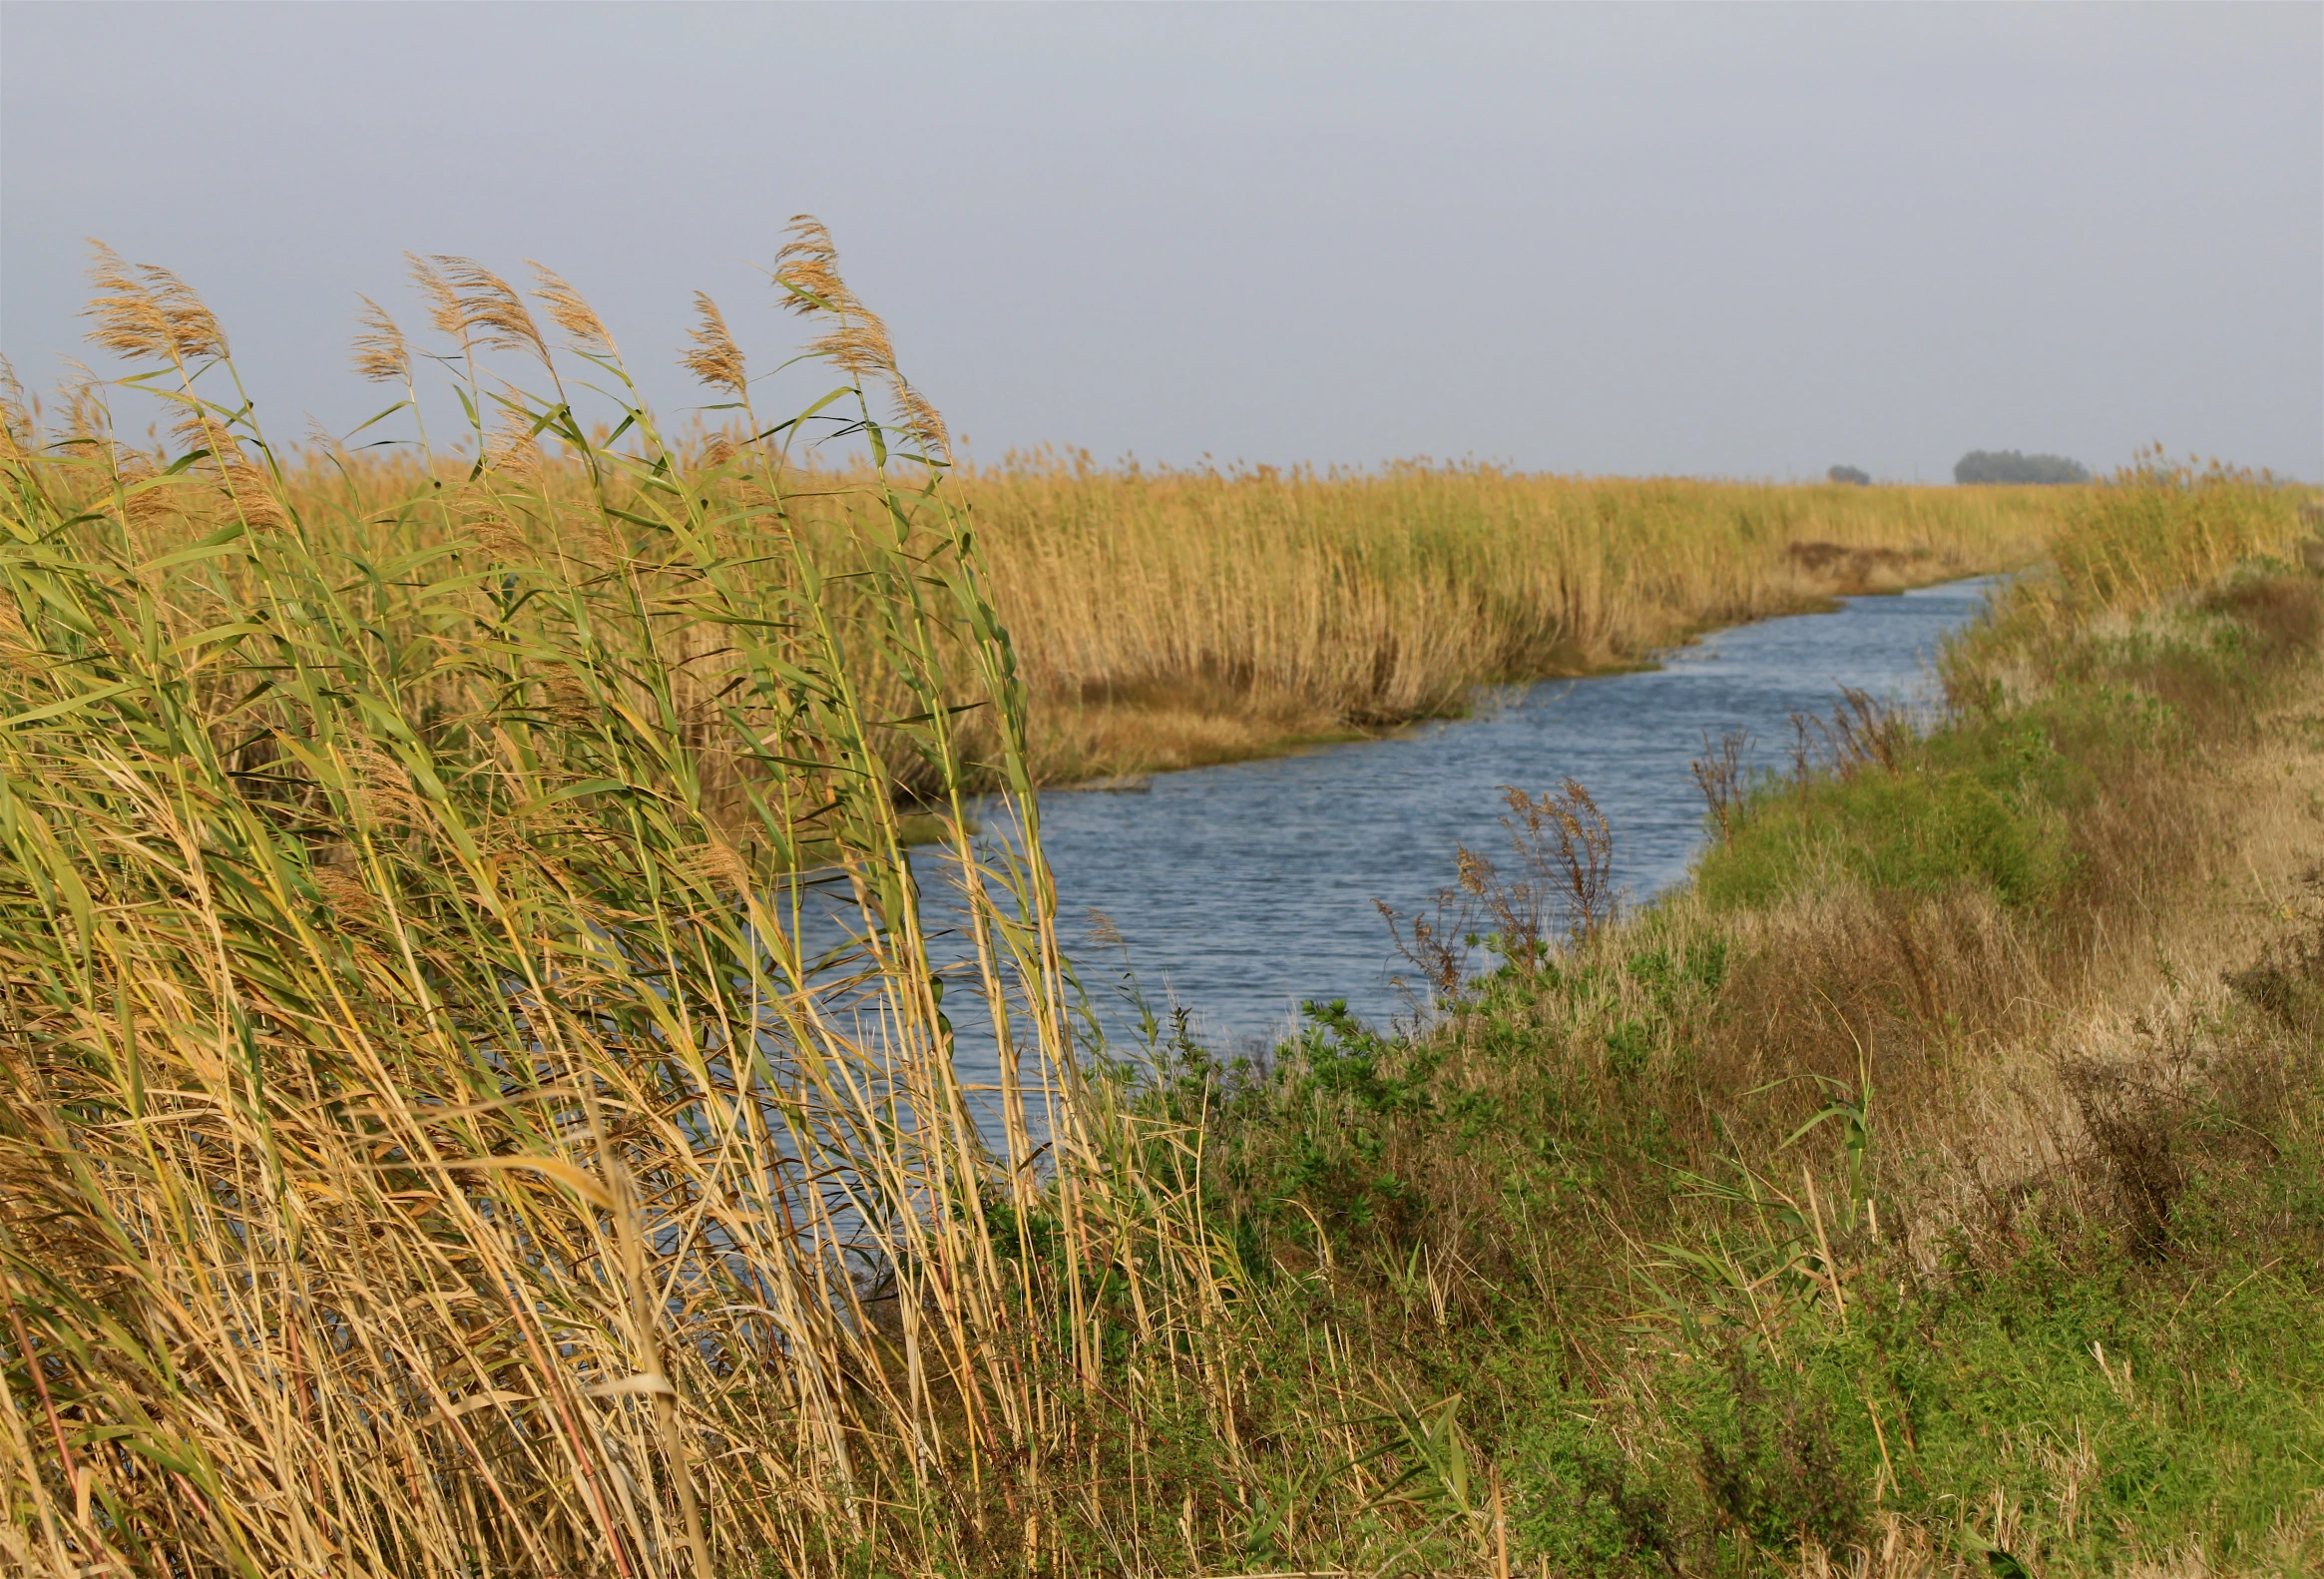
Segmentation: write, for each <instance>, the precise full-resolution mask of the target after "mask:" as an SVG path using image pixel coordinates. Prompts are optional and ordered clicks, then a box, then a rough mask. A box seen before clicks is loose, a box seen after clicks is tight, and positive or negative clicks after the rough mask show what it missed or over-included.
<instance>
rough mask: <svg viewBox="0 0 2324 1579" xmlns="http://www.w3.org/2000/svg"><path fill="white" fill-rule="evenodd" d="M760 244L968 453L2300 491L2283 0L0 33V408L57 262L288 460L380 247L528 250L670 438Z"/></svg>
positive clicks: (1125, 13) (2311, 379)
mask: <svg viewBox="0 0 2324 1579" xmlns="http://www.w3.org/2000/svg"><path fill="white" fill-rule="evenodd" d="M802 212H806V213H812V214H815V215H817V216H819V217H820V218H821V219H822V220H823V221H824V222H825V223H826V224H827V225H828V226H829V227H830V230H831V233H832V235H833V237H834V238H835V240H836V242H837V244H838V247H839V250H840V258H841V263H842V267H843V268H844V270H845V272H846V274H847V276H848V279H849V281H850V283H851V284H852V285H853V286H854V288H855V290H856V292H857V294H858V295H859V296H861V297H862V298H863V299H865V300H866V301H867V302H869V303H870V304H871V305H872V306H873V307H875V308H876V309H878V310H879V311H880V312H881V313H882V314H883V315H884V316H885V318H886V320H887V322H888V325H889V327H890V329H891V330H892V332H893V334H894V338H895V341H896V345H897V349H898V352H899V356H900V359H901V361H902V364H903V366H904V369H905V371H906V372H907V374H909V375H910V376H911V377H912V379H913V380H914V382H915V383H916V384H917V385H918V386H919V387H920V388H921V389H922V390H923V391H924V392H925V393H926V394H927V395H928V396H929V397H930V398H931V399H932V400H933V401H934V402H935V403H936V404H937V405H938V406H939V407H940V408H941V409H942V410H943V411H944V412H945V414H946V416H947V417H948V419H949V420H950V422H951V425H952V427H953V430H954V432H955V434H956V435H965V439H966V443H965V446H964V448H965V450H966V452H967V453H968V454H969V455H970V456H972V457H974V458H976V459H979V460H985V461H992V460H998V459H1000V458H1001V457H1002V455H1003V454H1004V453H1005V452H1007V451H1009V450H1011V449H1029V448H1033V447H1036V446H1041V445H1052V446H1058V447H1061V448H1084V449H1087V450H1089V451H1091V452H1092V453H1094V454H1095V455H1096V456H1097V457H1098V458H1099V459H1100V460H1111V459H1115V458H1118V457H1121V456H1124V455H1136V456H1137V457H1139V458H1140V459H1141V460H1143V461H1146V462H1149V463H1166V464H1195V463H1200V462H1202V461H1203V460H1204V459H1205V457H1207V458H1209V459H1211V460H1213V461H1215V462H1216V463H1219V464H1226V463H1230V462H1235V461H1247V462H1265V463H1275V464H1287V463H1294V462H1312V463H1315V464H1319V465H1328V464H1350V465H1371V464H1377V463H1379V462H1382V461H1385V460H1389V459H1394V458H1406V457H1414V456H1423V455H1426V456H1434V457H1438V458H1448V459H1458V458H1464V457H1468V458H1476V459H1480V460H1489V461H1495V462H1502V463H1508V464H1514V465H1517V466H1521V467H1525V468H1528V469H1541V470H1555V471H1563V472H1589V473H1627V474H1681V475H1703V476H1731V477H1764V478H1777V479H1780V478H1791V477H1808V476H1820V475H1821V474H1822V473H1823V471H1824V468H1825V467H1827V466H1829V465H1833V464H1835V463H1840V464H1849V465H1855V466H1861V467H1863V468H1865V469H1866V470H1868V471H1870V472H1872V473H1873V474H1874V475H1875V476H1877V477H1880V478H1883V479H1896V480H1913V479H1921V480H1927V481H1941V480H1945V479H1947V478H1949V477H1950V475H1951V469H1952V466H1953V463H1954V461H1955V460H1956V459H1957V458H1958V457H1959V456H1960V455H1961V454H1962V453H1963V452H1964V451H1966V450H1970V449H1977V448H1984V449H2001V448H2013V449H2023V450H2028V451H2048V452H2055V453H2063V454H2066V455H2070V456H2073V457H2074V458H2076V459H2079V460H2081V461H2083V462H2084V463H2086V464H2088V465H2090V466H2092V468H2094V469H2099V470H2104V469H2110V468H2112V467H2114V466H2118V465H2122V464H2125V463H2127V462H2128V461H2129V460H2130V458H2131V456H2132V454H2133V453H2134V452H2135V451H2136V450H2137V449H2138V448H2140V447H2141V446H2143V445H2146V444H2149V443H2160V444H2161V445H2163V446H2164V447H2165V448H2166V449H2167V450H2168V451H2169V452H2170V453H2171V454H2173V455H2202V456H2217V457H2220V458H2222V459H2225V460H2228V461H2230V462H2234V463H2239V464H2245V465H2252V466H2265V467H2269V468H2272V469H2274V470H2276V471H2277V472H2279V473H2283V474H2288V475H2291V476H2296V477H2302V478H2308V479H2318V478H2324V6H2320V5H2317V4H2312V3H2305V4H2281V5H2257V6H2238V5H2224V4H2207V3H2206V4H2197V5H2191V6H2174V5H2160V4H2157V5H2146V4H2141V5H2128V6H2107V5H2073V6H2068V5H2008V6H1998V7H1987V6H1978V5H1942V6H1936V5H1929V6H1913V5H1861V6H1838V5H1812V6H1811V5H1779V6H1750V5H1691V6H1659V5H1644V4H1634V5H1627V4H1626V5H1614V6H1587V5H1559V6H1525V7H1520V6H1484V7H1474V8H1472V7H1467V6H1458V5H1427V6H1372V5H1354V4H1345V5H1271V6H1257V5H1250V6H1227V7H1218V6H1208V5H1200V4H1152V5H1070V4H1056V5H1018V6H985V5H972V4H944V5H933V6H923V5H905V4H873V3H856V4H848V5H838V6H806V5H800V6H792V5H762V4H746V3H727V4H708V5H696V4H680V3H641V4H591V5H572V4H559V3H549V0H539V3H527V4H509V5H495V4H482V3H437V4H418V3H399V4H361V3H341V4H260V5H226V4H199V3H168V4H158V5H138V4H51V3H24V0H11V3H7V4H5V5H0V348H4V349H5V351H6V352H7V354H8V355H9V356H10V358H11V359H12V360H13V362H14V365H15V367H16V369H17V372H18V374H19V376H20V377H22V378H23V379H24V381H25V382H26V383H27V384H28V385H33V386H36V387H39V386H47V385H51V384H53V383H54V382H55V380H56V379H57V378H58V377H59V376H60V374H61V373H62V372H63V370H64V364H63V363H62V362H61V361H60V357H62V356H68V355H78V356H82V357H85V358H87V359H88V360H89V361H90V362H91V364H92V365H94V366H96V367H97V368H98V369H99V370H100V371H102V372H107V373H109V374H118V373H119V372H121V371H124V370H126V369H123V368H121V367H120V366H119V365H118V364H115V363H111V362H109V361H108V360H107V359H106V358H105V357H104V356H103V355H102V354H101V353H99V352H96V351H95V350H94V349H93V348H92V347H88V346H86V345H85V344H84V343H83V342H82V340H81V334H82V332H83V330H84V329H85V327H86V324H85V323H84V321H83V320H81V319H80V318H79V317H78V316H77V313H78V311H79V309H80V307H81V305H82V303H83V301H84V300H85V298H86V296H87V294H88V292H87V287H86V280H85V269H86V262H87V254H86V243H85V240H84V239H85V238H89V237H97V238H101V239H103V240H104V241H106V242H108V243H109V244H111V245H112V246H113V247H115V248H116V249H118V250H119V251H120V252H122V253H123V254H125V255H127V256H128V257H130V258H131V259H133V260H135V261H138V262H150V263H163V264H166V265H168V266H170V267H172V268H175V269H177V270H178V271H179V272H180V273H182V274H183V275H184V276H185V277H186V278H187V279H188V280H189V281H190V282H191V283H192V284H194V285H195V287H196V288H198V289H199V290H200V291H201V292H202V293H203V294H204V296H205V297H206V298H207V299H208V300H209V301H210V303H211V305H212V306H213V307H214V308H215V309H217V311H218V312H219V314H220V316H221V317H222V318H223V319H224V321H225V323H226V325H227V328H228V330H229V333H230V334H231V336H232V344H233V350H234V355H235V361H236V365H237V369H238V371H239V374H240V376H241V379H242V381H243V383H244V385H245V386H246V387H247V388H248V389H249V390H250V392H251V395H252V396H253V398H254V399H255V400H256V402H257V413H258V415H259V417H260V418H261V420H262V421H264V422H265V423H266V425H267V426H268V428H269V430H270V431H271V432H272V433H273V434H274V436H275V437H277V438H278V439H279V438H281V437H282V436H284V431H283V430H284V429H285V428H287V429H289V431H290V436H296V434H297V433H298V432H299V431H301V430H303V429H304V428H305V427H306V425H307V420H308V418H309V417H310V416H311V417H312V418H314V419H315V420H318V421H319V422H321V423H322V424H324V425H326V426H328V427H329V428H331V429H332V430H333V431H344V430H345V429H347V428H349V427H351V426H353V425H354V424H356V423H358V422H361V421H362V420H363V419H364V418H366V417H368V416H370V415H371V414H373V413H374V412H375V411H376V410H378V409H379V408H380V407H381V406H382V405H384V404H385V403H386V399H385V397H383V396H382V395H381V393H380V391H379V390H378V389H377V388H376V387H375V386H371V385H367V384H364V383H362V382H361V381H359V380H358V379H357V378H356V377H355V375H354V374H353V373H352V372H351V371H350V370H349V368H348V362H347V350H346V346H347V342H348V340H349V338H350V336H351V335H352V334H353V332H354V331H355V325H354V314H355V311H356V310H357V306H358V303H357V301H356V293H357V292H362V293H364V294H367V295H370V296H373V297H375V298H377V299H378V300H379V301H381V302H382V303H383V304H384V305H386V306H388V307H389V309H390V310H391V311H393V312H395V313H397V314H398V316H399V317H400V318H401V319H402V320H403V322H404V324H405V327H406V328H407V330H410V331H413V332H414V333H415V335H416V334H417V333H418V332H419V330H420V329H421V327H422V325H423V324H424V314H423V313H422V311H421V310H420V308H419V305H418V302H417V299H416V298H415V297H414V296H413V294H412V292H411V290H410V289H409V286H408V284H407V283H406V281H405V278H404V263H403V254H404V253H405V252H406V251H411V252H419V253H430V254H438V253H440V254H456V255H461V256H468V257H473V258H476V259H478V260H479V261H481V262H483V263H486V264H487V265H489V266H491V267H494V268H497V269H500V270H502V271H503V272H504V273H507V274H509V275H510V276H511V277H519V276H520V275H521V272H522V269H523V266H524V265H523V261H524V260H526V259H539V260H541V261H543V262H545V263H549V264H550V265H552V266H553V267H555V268H556V269H557V270H559V271H560V272H561V273H563V274H565V275H566V276H567V277H568V278H569V279H571V280H572V281H573V283H574V284H575V285H576V286H578V287H579V288H580V290H581V291H582V292H583V294H584V295H586V296H587V297H588V298H589V299H590V300H591V301H592V302H593V303H594V305H595V306H596V307H597V309H598V311H599V313H600V315H601V316H603V317H604V318H605V319H606V321H607V322H608V323H609V324H610V325H611V327H612V328H613V331H614V333H615V335H616V336H617V338H618V339H619V340H620V341H621V343H622V346H623V350H624V353H625V357H626V359H627V361H628V362H629V363H630V364H631V366H632V368H633V370H634V373H635V375H636V376H637V378H638V380H639V382H640V384H641V386H642V387H643V388H644V389H645V390H646V391H647V393H648V394H649V396H650V397H651V398H652V399H653V400H654V402H655V403H656V404H657V405H658V406H659V407H660V408H661V409H662V410H663V412H664V413H665V418H666V420H674V421H683V420H684V419H685V413H686V411H687V409H688V408H690V407H693V406H696V405H698V404H699V403H700V402H701V401H703V400H704V399H706V398H708V397H707V396H706V395H705V394H703V393H702V392H701V391H699V390H698V389H697V387H696V386H695V385H693V384H692V383H691V382H690V381H689V379H688V377H687V375H686V374H685V373H684V372H683V371H682V370H681V369H680V368H679V366H678V363H677V357H678V354H679V351H680V350H681V348H682V347H683V344H684V341H685V336H686V331H687V328H688V326H689V323H690V303H691V299H692V295H693V292H694V291H695V290H697V289H704V290H707V291H709V292H710V293H711V295H712V296H713V297H715V298H716V299H717V300H718V301H719V303H720V305H721V306H722V307H723V308H724V310H725V313H726V315H727V318H728V319H729V321H730V322H731V323H732V324H733V325H734V327H735V330H736V333H737V337H738V338H739V339H740V340H741V341H742V342H743V344H744V346H745V348H746V349H747V350H748V351H749V352H750V354H751V357H752V366H753V369H754V370H760V369H765V370H771V369H773V368H775V367H776V366H777V364H778V363H780V362H781V361H782V360H783V359H784V357H786V356H787V355H789V354H791V353H792V352H793V351H794V350H795V348H796V346H797V344H798V342H799V338H800V324H799V322H798V320H796V319H795V318H792V317H789V316H787V315H785V314H782V313H779V312H777V311H776V310H775V299H776V298H775V295H774V293H773V291H772V290H771V289H770V287H769V285H768V284H767V281H766V277H765V269H766V268H767V266H768V265H769V264H770V263H771V262H772V259H773V255H774V252H775V250H776V248H778V247H779V246H780V245H781V244H782V241H783V238H784V226H785V224H786V223H787V222H788V220H789V219H790V217H791V216H793V215H795V214H799V213H802ZM802 376H803V375H802V374H801V373H800V372H799V371H798V370H796V369H794V370H793V371H792V372H791V373H789V374H783V375H779V376H774V377H770V378H769V381H768V383H767V385H766V386H765V389H764V391H763V394H762V398H761V399H760V402H759V403H760V407H761V409H762V410H766V409H773V408H775V407H776V406H778V405H779V404H780V401H781V399H785V398H790V397H791V396H792V395H793V394H794V393H795V392H796V390H797V389H798V387H799V379H800V378H801V377H802ZM801 398H804V396H801ZM384 431H386V429H385V428H382V429H375V430H373V434H371V435H366V436H375V435H376V434H378V433H380V432H384Z"/></svg>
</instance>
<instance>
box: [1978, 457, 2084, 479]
mask: <svg viewBox="0 0 2324 1579" xmlns="http://www.w3.org/2000/svg"><path fill="white" fill-rule="evenodd" d="M1953 480H1954V481H1955V482H1962V483H1968V482H2020V483H2024V482H2031V483H2065V482H2088V481H2090V472H2089V471H2088V470H2087V469H2086V468H2085V467H2084V466H2083V464H2082V462H2080V461H2078V460H2068V459H2067V458H2066V457H2065V456H2064V455H2021V454H2019V453H2018V452H2017V451H2016V450H2014V449H1973V450H1971V451H1970V452H1969V453H1968V454H1966V455H1964V456H1962V457H1961V458H1960V459H1959V460H1957V461H1955V462H1954V463H1953Z"/></svg>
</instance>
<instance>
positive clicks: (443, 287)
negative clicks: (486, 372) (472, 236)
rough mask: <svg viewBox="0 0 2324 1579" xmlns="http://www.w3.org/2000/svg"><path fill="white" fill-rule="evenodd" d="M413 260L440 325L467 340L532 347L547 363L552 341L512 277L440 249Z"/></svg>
mask: <svg viewBox="0 0 2324 1579" xmlns="http://www.w3.org/2000/svg"><path fill="white" fill-rule="evenodd" d="M407 256H408V255H407ZM411 263H412V279H413V281H414V282H415V283H417V284H418V285H419V287H420V292H421V294H423V295H425V296H426V297H427V298H428V315H429V317H430V318H431V319H433V320H434V322H435V325H436V327H437V328H438V329H440V330H442V331H443V332H444V333H446V334H451V335H456V336H458V338H459V340H460V343H461V344H462V345H476V346H483V347H484V348H486V349H488V350H507V351H531V352H532V353H533V354H534V355H535V356H538V357H539V358H540V359H541V361H542V363H543V365H547V363H548V361H549V345H548V342H547V341H546V340H544V339H543V338H542V337H541V329H540V325H539V324H537V323H535V322H534V321H533V314H532V313H531V312H530V311H529V310H527V308H526V306H525V300H524V297H522V296H520V295H518V294H517V293H516V290H515V288H514V287H513V286H511V285H510V284H509V282H508V281H507V280H505V279H503V278H501V277H500V275H498V274H496V273H494V272H493V271H492V270H491V269H489V268H487V267H485V266H484V265H483V264H482V263H477V262H476V261H475V260H474V259H469V258H450V257H446V256H445V255H443V254H441V253H439V254H436V255H434V256H433V257H430V258H427V259H424V260H423V259H419V258H413V259H412V261H411ZM574 299H576V300H579V299H580V298H579V297H575V298H574Z"/></svg>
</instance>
